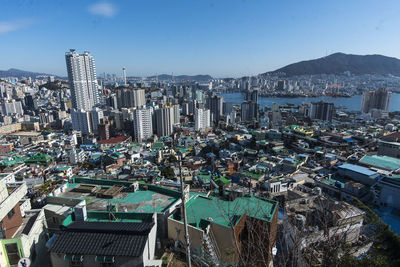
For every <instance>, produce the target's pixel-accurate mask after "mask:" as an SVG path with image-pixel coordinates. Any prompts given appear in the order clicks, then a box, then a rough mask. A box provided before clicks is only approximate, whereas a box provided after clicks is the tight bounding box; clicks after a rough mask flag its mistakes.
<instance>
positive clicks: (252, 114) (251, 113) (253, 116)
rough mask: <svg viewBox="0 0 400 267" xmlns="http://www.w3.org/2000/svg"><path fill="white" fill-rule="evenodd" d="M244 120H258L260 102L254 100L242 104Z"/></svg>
mask: <svg viewBox="0 0 400 267" xmlns="http://www.w3.org/2000/svg"><path fill="white" fill-rule="evenodd" d="M241 118H242V121H248V122H250V121H257V120H258V104H257V103H256V102H253V101H245V102H243V103H242V106H241Z"/></svg>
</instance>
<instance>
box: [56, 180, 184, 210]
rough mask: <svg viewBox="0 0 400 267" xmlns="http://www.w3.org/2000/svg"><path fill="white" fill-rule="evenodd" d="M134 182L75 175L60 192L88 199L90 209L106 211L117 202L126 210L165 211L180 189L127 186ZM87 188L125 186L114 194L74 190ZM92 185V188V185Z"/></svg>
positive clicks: (118, 208) (178, 195)
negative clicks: (108, 196)
mask: <svg viewBox="0 0 400 267" xmlns="http://www.w3.org/2000/svg"><path fill="white" fill-rule="evenodd" d="M131 184H132V183H129V182H119V181H111V180H98V179H89V178H82V177H79V178H78V177H76V178H74V179H73V183H68V184H67V189H66V190H64V192H61V193H60V194H59V195H58V196H60V197H66V198H74V199H85V200H86V203H87V209H88V211H107V210H108V208H109V207H110V205H115V207H116V209H117V211H125V212H142V213H152V212H164V211H166V210H167V209H168V208H169V207H170V206H171V205H172V204H173V203H175V202H176V201H177V200H178V199H179V197H180V193H179V192H178V191H175V190H171V189H166V188H162V187H159V186H154V185H146V184H140V186H139V188H140V189H139V190H137V191H136V192H132V190H128V189H129V186H130V185H131ZM78 186H79V187H80V188H83V189H87V188H89V187H90V188H96V189H100V190H101V191H105V190H107V189H109V188H111V187H112V186H123V187H124V189H123V190H122V191H121V192H118V193H116V194H115V195H114V197H113V198H101V197H98V196H96V194H95V193H92V192H91V191H90V190H87V191H86V192H85V190H74V189H75V188H77V187H78ZM90 188H89V189H90Z"/></svg>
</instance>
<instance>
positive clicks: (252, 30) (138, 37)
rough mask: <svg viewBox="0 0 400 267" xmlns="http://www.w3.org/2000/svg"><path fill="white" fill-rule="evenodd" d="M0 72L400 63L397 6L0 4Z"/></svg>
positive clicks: (220, 0)
mask: <svg viewBox="0 0 400 267" xmlns="http://www.w3.org/2000/svg"><path fill="white" fill-rule="evenodd" d="M0 6H1V8H0V9H1V11H2V12H1V17H0V69H2V70H4V69H8V68H19V69H24V70H31V71H40V72H47V73H55V74H58V75H66V70H65V69H66V67H65V60H64V54H65V52H66V51H67V50H69V49H70V48H75V49H77V50H78V51H79V52H83V51H85V50H87V51H90V52H91V53H92V54H93V55H94V57H95V59H96V67H97V71H98V73H103V72H108V73H115V74H117V75H121V72H122V71H121V68H122V67H123V66H125V67H126V68H127V74H128V75H137V76H147V75H154V74H155V73H158V74H161V73H168V74H170V73H171V72H174V73H175V74H176V75H178V74H210V75H212V76H214V77H227V76H230V77H240V76H244V75H255V74H258V73H262V72H265V71H270V70H274V69H276V68H279V67H282V66H284V65H286V64H290V63H293V62H296V61H300V60H306V59H312V58H318V57H322V56H325V55H326V54H330V53H334V52H345V53H353V54H383V55H387V56H393V57H398V58H400V30H399V29H400V16H399V14H400V1H398V0H394V1H386V0H381V1H369V0H351V1H349V0H346V1H342V0H336V1H329V2H328V1H317V0H315V1H313V0H304V1H303V0H302V1H299V0H295V1H284V0H283V1H278V0H277V1H268V0H260V1H258V0H239V1H236V0H214V1H209V0H160V1H155V0H141V1H137V0H121V1H112V0H108V1H95V0H93V1H92V0H68V1H67V0H0Z"/></svg>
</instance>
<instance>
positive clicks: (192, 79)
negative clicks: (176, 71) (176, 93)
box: [148, 74, 213, 82]
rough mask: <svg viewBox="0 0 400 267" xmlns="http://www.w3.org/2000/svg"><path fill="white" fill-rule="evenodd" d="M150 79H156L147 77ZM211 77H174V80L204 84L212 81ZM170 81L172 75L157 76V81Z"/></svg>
mask: <svg viewBox="0 0 400 267" xmlns="http://www.w3.org/2000/svg"><path fill="white" fill-rule="evenodd" d="M148 78H150V79H154V78H156V76H150V77H148ZM212 78H213V77H211V76H210V75H192V76H191V75H177V76H175V75H174V80H175V81H176V82H180V81H194V82H206V81H209V80H212ZM171 79H172V75H168V74H161V75H158V80H160V81H161V80H171Z"/></svg>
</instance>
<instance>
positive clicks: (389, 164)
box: [359, 155, 400, 171]
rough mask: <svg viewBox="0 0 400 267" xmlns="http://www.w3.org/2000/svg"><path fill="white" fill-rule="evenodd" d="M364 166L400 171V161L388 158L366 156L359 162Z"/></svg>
mask: <svg viewBox="0 0 400 267" xmlns="http://www.w3.org/2000/svg"><path fill="white" fill-rule="evenodd" d="M359 162H360V163H362V164H365V165H369V166H373V167H376V168H379V169H385V170H390V171H395V170H398V169H400V159H397V158H392V157H388V156H376V155H373V156H364V157H362V158H361V159H360V161H359Z"/></svg>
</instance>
